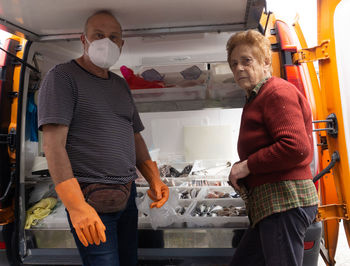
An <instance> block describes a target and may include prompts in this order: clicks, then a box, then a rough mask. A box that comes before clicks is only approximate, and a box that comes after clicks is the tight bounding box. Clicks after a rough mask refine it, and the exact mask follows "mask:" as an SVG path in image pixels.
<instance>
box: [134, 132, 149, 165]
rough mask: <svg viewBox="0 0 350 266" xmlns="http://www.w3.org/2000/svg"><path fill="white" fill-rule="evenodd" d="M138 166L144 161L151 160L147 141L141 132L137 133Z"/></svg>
mask: <svg viewBox="0 0 350 266" xmlns="http://www.w3.org/2000/svg"><path fill="white" fill-rule="evenodd" d="M134 136H135V150H136V166H139V164H141V163H143V162H144V161H147V160H151V156H150V155H149V153H148V149H147V146H146V143H145V141H144V140H143V137H142V135H141V134H140V133H135V134H134Z"/></svg>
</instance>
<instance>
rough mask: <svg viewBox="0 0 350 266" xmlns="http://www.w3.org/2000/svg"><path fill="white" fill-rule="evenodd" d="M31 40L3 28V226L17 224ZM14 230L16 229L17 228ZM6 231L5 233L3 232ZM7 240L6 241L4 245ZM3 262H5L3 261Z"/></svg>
mask: <svg viewBox="0 0 350 266" xmlns="http://www.w3.org/2000/svg"><path fill="white" fill-rule="evenodd" d="M26 44H27V41H26V40H25V39H24V38H22V37H19V36H17V35H15V34H11V33H9V32H7V28H6V27H4V26H2V27H1V28H0V119H1V120H0V121H1V123H0V226H1V227H6V226H7V225H8V224H11V223H13V222H14V221H15V207H14V206H15V205H16V204H17V203H18V197H16V196H15V195H16V193H17V191H16V187H17V186H16V184H17V182H18V177H19V169H20V168H19V164H20V159H19V158H20V156H19V143H20V141H19V138H20V135H21V133H20V132H21V126H20V121H21V120H22V118H21V116H22V107H23V105H22V94H21V90H20V87H21V86H23V80H24V79H23V77H24V76H23V74H24V72H23V67H22V66H23V65H22V62H23V59H24V60H25V52H24V51H25V47H26ZM11 228H14V227H13V226H12V227H11ZM3 232H5V230H3ZM0 241H1V247H2V248H1V249H3V247H4V248H6V249H7V251H8V252H11V251H12V247H6V245H5V242H6V241H5V233H4V235H1V239H0ZM2 241H4V242H2ZM2 261H3V260H1V262H2Z"/></svg>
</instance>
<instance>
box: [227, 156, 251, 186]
mask: <svg viewBox="0 0 350 266" xmlns="http://www.w3.org/2000/svg"><path fill="white" fill-rule="evenodd" d="M249 173H250V171H249V168H248V160H245V161H243V162H240V163H236V164H234V165H233V166H232V168H231V172H230V175H229V181H230V182H231V184H232V186H233V187H234V188H235V189H236V190H237V191H239V190H240V187H239V185H238V184H237V182H238V179H241V178H244V177H246V176H247V175H249Z"/></svg>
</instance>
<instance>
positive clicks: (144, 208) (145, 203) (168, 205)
mask: <svg viewBox="0 0 350 266" xmlns="http://www.w3.org/2000/svg"><path fill="white" fill-rule="evenodd" d="M152 202H153V201H152V200H151V199H150V198H149V197H148V194H147V193H145V194H144V196H142V197H141V198H136V205H137V208H138V210H139V211H140V212H142V213H144V214H146V215H147V216H149V218H150V222H151V226H152V228H153V229H154V230H156V229H157V228H158V227H166V226H169V225H171V224H173V223H175V222H180V220H181V219H182V218H181V216H179V215H177V213H176V211H175V208H176V207H177V206H178V205H179V204H178V197H177V193H176V192H175V191H172V190H170V191H169V199H168V201H167V202H165V204H164V205H163V206H162V207H161V208H156V207H155V208H152V209H151V208H150V204H151V203H152Z"/></svg>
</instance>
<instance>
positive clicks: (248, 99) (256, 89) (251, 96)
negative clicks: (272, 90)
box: [246, 77, 270, 103]
mask: <svg viewBox="0 0 350 266" xmlns="http://www.w3.org/2000/svg"><path fill="white" fill-rule="evenodd" d="M269 78H270V77H265V78H263V79H262V80H260V81H259V83H258V84H256V86H255V87H254V89H252V90H251V92H250V93H249V95H248V96H247V97H246V103H249V102H251V101H252V100H253V99H254V98H255V97H256V95H258V93H259V91H260V89H261V87H262V86H263V85H264V84H265V83H266V82H267V81H268V80H269Z"/></svg>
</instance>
